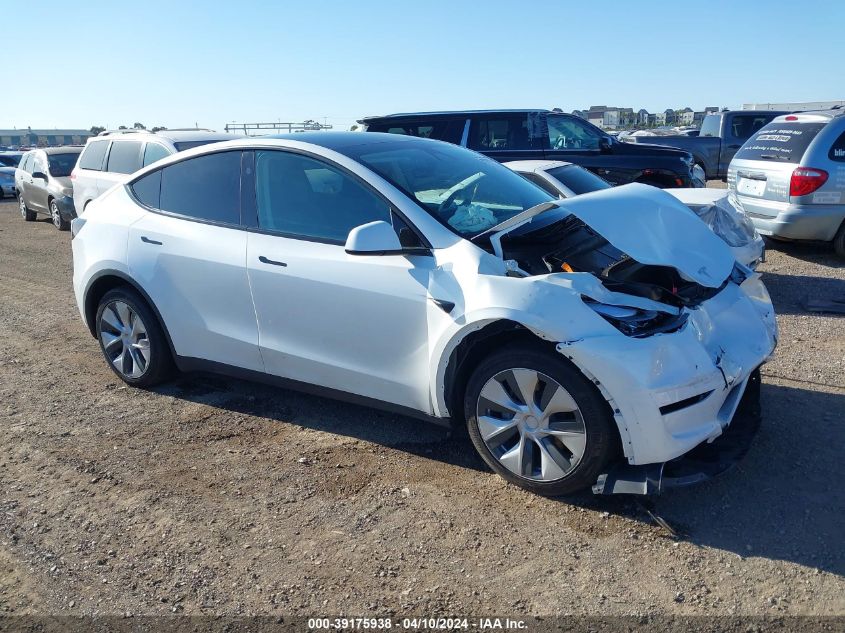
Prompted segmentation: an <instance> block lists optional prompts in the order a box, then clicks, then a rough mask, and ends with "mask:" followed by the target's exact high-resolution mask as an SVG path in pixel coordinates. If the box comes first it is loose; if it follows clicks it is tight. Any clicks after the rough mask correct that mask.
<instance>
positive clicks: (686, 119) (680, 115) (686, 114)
mask: <svg viewBox="0 0 845 633" xmlns="http://www.w3.org/2000/svg"><path fill="white" fill-rule="evenodd" d="M693 119H695V112H693V110H692V109H691V108H684V109H683V110H676V111H675V124H676V125H692V122H693Z"/></svg>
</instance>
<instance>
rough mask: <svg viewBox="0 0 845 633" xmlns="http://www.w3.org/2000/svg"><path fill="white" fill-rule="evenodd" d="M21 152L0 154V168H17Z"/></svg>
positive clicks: (21, 155)
mask: <svg viewBox="0 0 845 633" xmlns="http://www.w3.org/2000/svg"><path fill="white" fill-rule="evenodd" d="M22 157H23V152H0V167H17V166H18V163H20V162H21V158H22Z"/></svg>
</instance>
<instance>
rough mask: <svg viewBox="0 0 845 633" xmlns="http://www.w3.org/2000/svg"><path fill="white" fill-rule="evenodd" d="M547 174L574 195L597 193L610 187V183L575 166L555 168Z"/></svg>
mask: <svg viewBox="0 0 845 633" xmlns="http://www.w3.org/2000/svg"><path fill="white" fill-rule="evenodd" d="M549 174H551V175H552V176H554V177H555V178H557V179H558V180H559V181H561V182H562V183H563V184H564V185H566V186H567V187H569V188H570V189H572V191H573V192H574V193H575V194H576V195H578V194H582V193H590V192H591V191H598V190H599V189H610V187H611V185H610V183H609V182H607V181H606V180H604V179H603V178H599V177H598V176H596V175H595V174H594V173H593V172H591V171H587V170H586V169H582V168H581V167H578V166H576V165H567V166H566V167H555V168H554V169H550V170H549Z"/></svg>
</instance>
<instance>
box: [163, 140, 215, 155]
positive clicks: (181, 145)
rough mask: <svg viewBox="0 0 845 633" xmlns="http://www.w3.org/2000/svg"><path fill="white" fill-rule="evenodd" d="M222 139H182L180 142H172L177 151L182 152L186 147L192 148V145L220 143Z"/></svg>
mask: <svg viewBox="0 0 845 633" xmlns="http://www.w3.org/2000/svg"><path fill="white" fill-rule="evenodd" d="M222 142H223V141H222V140H220V139H218V140H210V141H182V142H181V143H173V147H175V148H176V151H177V152H184V151H185V150H186V149H193V148H194V147H202V146H203V145H208V144H210V143H222Z"/></svg>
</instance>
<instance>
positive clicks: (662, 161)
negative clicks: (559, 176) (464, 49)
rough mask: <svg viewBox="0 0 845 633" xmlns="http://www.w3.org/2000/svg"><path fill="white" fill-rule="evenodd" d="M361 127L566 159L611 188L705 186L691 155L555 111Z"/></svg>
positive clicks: (389, 118)
mask: <svg viewBox="0 0 845 633" xmlns="http://www.w3.org/2000/svg"><path fill="white" fill-rule="evenodd" d="M358 123H360V124H361V125H362V126H363V127H364V129H365V131H367V132H389V133H393V134H409V135H411V136H421V137H425V138H433V139H437V140H440V141H447V142H449V143H454V144H455V145H461V146H462V147H468V148H469V149H473V150H475V151H477V152H481V153H482V154H485V155H487V156H490V157H491V158H495V159H496V160H498V161H499V162H506V161H511V160H533V159H545V160H564V161H568V162H570V163H575V164H576V165H581V166H582V167H585V168H587V169H589V170H590V171H592V172H593V173H595V174H598V175H599V176H601V177H602V178H604V179H605V180H607V181H608V182H610V183H611V184H613V185H624V184H626V183H629V182H642V183H646V184H649V185H654V186H657V187H703V186H704V175H703V174H700V173H693V166H694V163H693V158H692V154H690V153H689V152H685V151H683V150H678V149H673V148H671V147H662V146H659V145H635V144H633V143H623V142H621V141H618V140H616V139H615V138H613V137H612V136H610V135H609V134H607V133H606V132H603V131H602V130H600V129H599V128H597V127H596V126H595V125H592V124H591V123H588V122H587V121H585V120H584V119H582V118H580V117H577V116H574V115H572V114H565V113H563V112H560V111H557V110H471V111H465V112H415V113H405V114H389V115H386V116H372V117H366V118H363V119H361V120H360V121H358ZM697 171H700V169H699V170H697Z"/></svg>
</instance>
